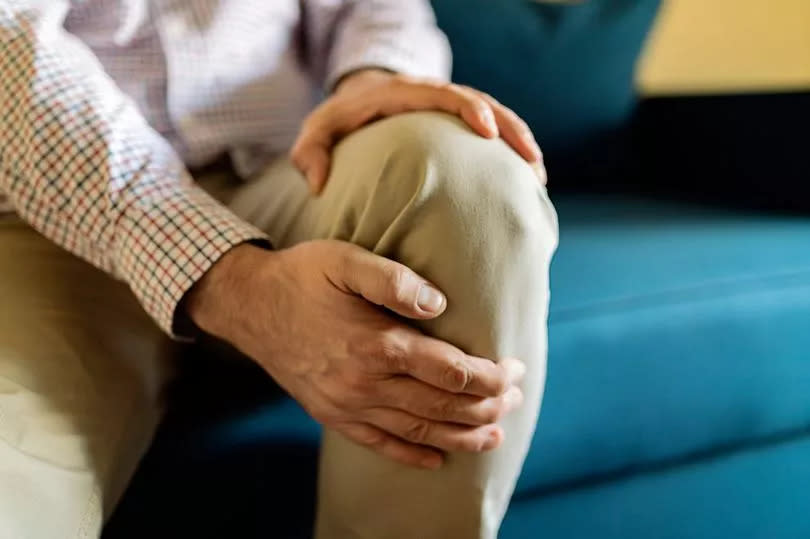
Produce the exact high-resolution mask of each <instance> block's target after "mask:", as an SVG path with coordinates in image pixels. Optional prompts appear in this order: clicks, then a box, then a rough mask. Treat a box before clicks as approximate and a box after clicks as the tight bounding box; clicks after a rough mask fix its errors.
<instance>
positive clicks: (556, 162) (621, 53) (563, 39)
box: [433, 0, 660, 185]
mask: <svg viewBox="0 0 810 539" xmlns="http://www.w3.org/2000/svg"><path fill="white" fill-rule="evenodd" d="M659 4H660V0H588V1H586V2H572V3H569V4H559V3H557V4H551V3H542V2H534V1H531V0H497V1H493V0H433V7H434V10H435V11H436V16H437V18H438V21H439V25H440V26H441V27H442V28H443V29H444V30H445V31H446V33H447V34H448V37H449V39H450V43H451V45H452V47H453V51H454V60H453V62H454V68H453V78H454V80H455V81H457V82H460V83H463V84H468V85H470V86H473V87H475V88H479V89H481V90H484V91H486V92H489V93H490V94H492V95H494V96H495V97H496V98H498V99H499V100H500V101H502V102H503V103H505V104H506V105H508V106H509V107H511V108H513V109H514V110H515V111H517V112H518V114H520V115H521V116H522V117H523V118H524V119H525V120H526V121H527V122H528V123H529V125H530V126H531V128H532V130H533V131H534V133H535V136H536V137H537V140H538V141H539V142H540V145H541V146H542V148H543V151H544V152H545V154H546V156H547V160H546V161H547V164H548V166H549V174H550V176H551V177H552V178H556V179H557V180H556V181H557V182H558V183H557V185H569V184H571V183H572V182H574V181H575V180H576V181H579V182H581V181H582V178H594V177H595V178H605V177H606V176H607V175H609V174H613V175H616V174H627V173H628V172H627V169H630V168H631V167H632V165H633V163H632V162H627V161H625V160H624V158H625V157H627V155H628V154H629V149H628V146H629V145H630V144H631V141H630V140H628V134H627V133H626V131H625V129H624V127H625V125H626V124H627V122H628V119H629V117H630V115H631V114H632V112H633V110H634V108H635V105H636V97H637V96H636V92H635V89H634V86H633V73H634V67H635V63H636V59H637V58H638V55H639V52H640V51H641V47H642V45H643V43H644V39H645V37H646V35H647V33H648V31H649V29H650V26H651V24H652V21H653V18H654V17H655V14H656V12H657V10H658V6H659Z"/></svg>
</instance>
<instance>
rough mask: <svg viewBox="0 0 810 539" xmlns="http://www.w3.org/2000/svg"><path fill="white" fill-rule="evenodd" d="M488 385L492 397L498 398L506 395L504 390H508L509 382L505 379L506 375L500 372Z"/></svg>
mask: <svg viewBox="0 0 810 539" xmlns="http://www.w3.org/2000/svg"><path fill="white" fill-rule="evenodd" d="M489 385H490V387H491V389H492V393H493V396H500V395H503V394H504V393H506V390H507V389H509V381H508V380H507V379H506V373H504V372H501V373H500V374H499V376H498V377H496V378H494V379H493V380H492V382H491V383H490V384H489Z"/></svg>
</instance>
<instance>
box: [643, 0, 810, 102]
mask: <svg viewBox="0 0 810 539" xmlns="http://www.w3.org/2000/svg"><path fill="white" fill-rule="evenodd" d="M638 84H639V86H640V88H641V90H642V92H644V93H646V94H674V93H711V92H723V93H725V92H734V91H742V92H744V91H762V90H766V91H767V90H783V89H785V90H786V89H796V88H803V89H810V0H668V1H666V2H665V3H664V5H663V8H662V11H661V13H660V15H659V17H658V21H657V23H656V26H655V29H654V30H653V32H652V34H651V36H650V39H649V41H648V43H647V47H646V49H645V53H644V55H643V56H642V58H641V61H640V64H639V71H638Z"/></svg>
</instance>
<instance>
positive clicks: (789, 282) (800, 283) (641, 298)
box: [549, 269, 810, 325]
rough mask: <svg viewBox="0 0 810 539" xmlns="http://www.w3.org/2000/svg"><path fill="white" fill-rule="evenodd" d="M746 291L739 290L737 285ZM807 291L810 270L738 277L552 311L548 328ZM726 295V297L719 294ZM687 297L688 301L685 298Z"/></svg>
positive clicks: (809, 287) (809, 283) (809, 284)
mask: <svg viewBox="0 0 810 539" xmlns="http://www.w3.org/2000/svg"><path fill="white" fill-rule="evenodd" d="M740 284H745V285H746V288H745V289H743V290H740V288H739V285H740ZM791 288H795V289H797V290H798V289H804V288H806V289H810V269H806V270H798V271H793V272H785V273H778V274H771V275H767V276H757V277H737V278H733V279H718V280H713V281H709V282H704V283H700V284H696V285H691V286H684V287H682V288H674V289H670V290H664V291H660V292H651V293H646V294H638V295H626V296H621V297H616V298H611V299H606V300H602V301H598V302H594V303H589V304H582V305H577V306H573V307H562V308H559V309H554V308H553V302H554V300H553V296H554V294H553V292H554V289H553V285H552V309H551V312H550V314H549V325H554V324H562V323H568V322H575V321H578V320H582V319H584V318H589V317H592V316H600V315H605V314H615V313H617V312H627V311H633V310H643V309H646V308H651V307H661V306H676V305H688V304H690V303H700V302H704V301H712V300H716V299H722V298H734V297H743V296H749V295H762V294H767V293H768V292H774V291H784V290H786V289H791ZM721 291H725V292H726V293H721ZM686 295H688V297H684V296H686Z"/></svg>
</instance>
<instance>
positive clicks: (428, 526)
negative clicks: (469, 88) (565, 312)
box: [232, 113, 557, 539]
mask: <svg viewBox="0 0 810 539" xmlns="http://www.w3.org/2000/svg"><path fill="white" fill-rule="evenodd" d="M232 207H233V209H234V210H235V211H236V212H237V213H238V214H240V215H242V216H243V217H245V218H247V219H248V220H250V221H252V222H253V223H254V224H256V225H258V226H259V227H262V228H264V229H265V230H266V231H267V232H268V234H269V235H270V236H271V238H272V240H273V241H274V243H275V245H276V246H277V247H286V246H289V245H293V244H295V243H298V242H300V241H305V240H308V239H313V238H333V239H340V240H345V241H350V242H353V243H355V244H357V245H360V246H362V247H364V248H366V249H369V250H370V251H373V252H375V253H377V254H380V255H382V256H386V257H389V258H392V259H395V260H398V261H400V262H402V263H404V264H405V265H407V266H409V267H411V268H412V269H414V270H415V271H417V272H418V273H420V274H421V275H423V276H424V277H426V278H427V279H429V280H431V281H432V282H434V283H436V284H437V285H438V286H439V288H440V289H442V290H443V291H444V292H445V294H446V295H447V298H448V308H447V310H446V311H445V313H444V314H443V315H442V316H440V317H439V318H437V319H435V320H431V321H427V322H419V323H418V324H417V325H418V326H419V327H420V329H422V330H423V331H425V332H426V333H428V334H431V335H435V336H437V337H438V338H441V339H444V340H446V341H448V342H451V343H453V344H454V345H456V346H459V347H460V348H462V349H463V350H465V351H466V352H468V353H471V354H475V355H478V356H483V357H489V358H492V359H493V360H497V358H499V357H504V356H506V355H509V356H514V357H518V358H520V359H523V360H524V361H525V363H526V365H527V376H526V378H525V381H524V384H523V391H524V395H525V402H524V405H523V407H522V408H521V410H520V411H518V412H516V413H513V414H510V416H508V417H507V418H505V419H504V420H503V421H502V426H503V427H504V431H505V432H506V442H505V444H504V445H503V446H502V447H501V448H499V449H498V450H496V451H494V452H491V453H488V454H482V455H476V454H457V455H449V456H448V459H447V461H446V465H445V466H444V467H443V468H442V469H441V470H439V471H437V472H424V471H417V470H411V469H407V468H404V467H402V466H400V465H398V464H396V463H392V462H389V461H387V460H385V459H383V458H382V457H379V456H377V455H376V454H374V453H371V452H370V451H368V450H366V449H364V448H361V447H359V446H356V445H354V444H352V443H350V442H348V441H347V440H345V439H343V438H341V437H340V436H338V435H337V434H335V433H333V432H330V431H326V432H325V433H324V439H323V449H322V455H321V466H320V478H319V508H318V523H317V529H318V537H323V538H344V537H345V538H360V537H363V538H366V537H367V538H377V537H386V538H398V537H402V538H406V537H421V538H423V539H430V538H442V537H457V538H459V539H466V538H476V539H477V538H492V537H494V536H495V533H496V530H497V528H498V525H499V523H500V519H501V518H502V516H503V513H504V511H505V509H506V505H507V503H508V501H509V497H510V495H511V492H512V489H513V487H514V484H515V480H516V478H517V475H518V473H519V471H520V467H521V464H522V461H523V458H524V457H525V453H526V451H527V449H528V444H529V442H530V440H531V436H532V432H533V429H534V425H535V422H536V419H537V413H538V410H539V405H540V398H541V396H542V391H543V385H544V380H545V359H546V329H545V320H546V312H547V305H548V265H549V262H550V259H551V255H552V253H553V251H554V248H555V246H556V242H557V225H556V214H555V212H554V208H553V206H552V205H551V203H550V201H549V200H548V196H547V194H546V191H545V188H544V187H542V186H541V185H540V182H539V181H538V178H537V176H536V173H535V171H534V170H533V169H532V167H530V166H529V165H528V164H527V163H525V162H524V161H523V160H521V159H520V158H519V157H518V156H517V155H516V154H515V153H514V152H513V151H512V150H511V149H509V148H508V147H507V146H506V145H505V144H504V143H503V142H502V141H500V140H487V139H484V138H482V137H479V136H476V135H474V134H473V133H471V132H470V131H469V130H468V129H467V128H466V127H465V126H464V125H463V124H462V123H461V122H460V121H458V120H457V119H455V118H453V117H450V116H448V115H443V114H437V113H412V114H405V115H401V116H397V117H394V118H390V119H386V120H382V121H380V122H376V123H374V124H372V125H371V126H369V127H366V128H364V129H362V130H360V131H358V132H356V133H355V134H353V135H351V136H349V137H347V138H346V139H344V140H343V141H342V142H341V143H340V144H339V145H338V146H337V147H336V149H335V151H334V154H333V162H332V170H331V173H330V176H329V181H328V183H327V186H326V188H325V190H324V192H323V194H322V195H321V196H319V197H313V196H311V195H309V194H308V192H307V187H306V184H305V182H304V180H303V178H302V177H301V176H300V175H299V174H298V173H297V172H296V171H295V170H294V169H293V168H292V166H291V165H290V164H289V162H287V161H284V160H282V161H279V162H277V163H276V164H275V165H274V166H272V167H271V168H270V169H269V170H268V171H267V173H266V174H265V175H264V176H263V177H261V178H259V179H258V180H257V181H256V182H254V183H253V184H250V185H248V186H246V187H245V188H243V189H242V191H241V192H239V193H237V194H236V196H235V197H234V198H233V200H232ZM394 508H396V509H394Z"/></svg>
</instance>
